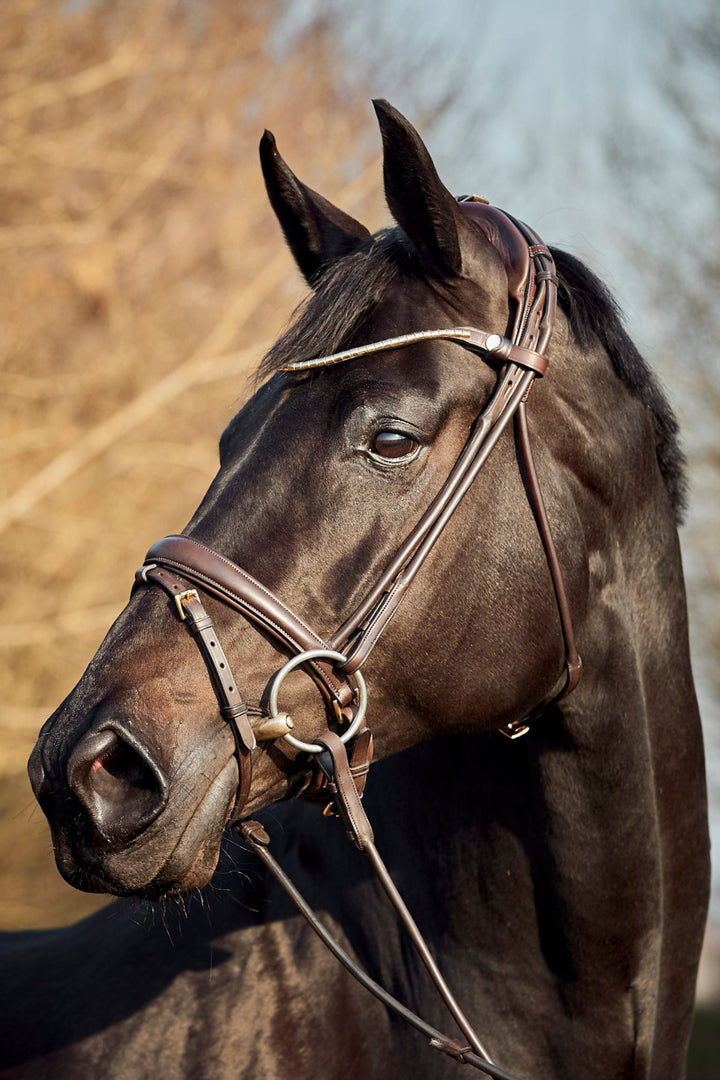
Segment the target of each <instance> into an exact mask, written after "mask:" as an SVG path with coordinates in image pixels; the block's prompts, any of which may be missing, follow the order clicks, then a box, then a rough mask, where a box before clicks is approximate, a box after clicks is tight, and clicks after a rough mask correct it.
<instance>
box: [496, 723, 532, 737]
mask: <svg viewBox="0 0 720 1080" xmlns="http://www.w3.org/2000/svg"><path fill="white" fill-rule="evenodd" d="M498 731H499V732H500V734H501V735H504V736H505V738H506V739H513V740H514V739H522V737H523V735H527V733H528V732H529V731H530V725H529V724H524V723H523V722H522V720H511V721H510V723H509V724H506V725H505V727H501V728H498Z"/></svg>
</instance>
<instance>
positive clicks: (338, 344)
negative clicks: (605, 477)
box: [259, 228, 687, 523]
mask: <svg viewBox="0 0 720 1080" xmlns="http://www.w3.org/2000/svg"><path fill="white" fill-rule="evenodd" d="M552 253H553V257H554V259H555V263H556V266H557V271H558V278H559V289H558V304H559V306H560V308H561V310H562V311H563V313H564V314H565V316H566V317H567V319H568V322H569V324H570V328H571V330H572V333H573V335H574V337H575V339H576V341H577V342H578V344H579V345H580V347H581V348H586V349H587V348H590V347H591V346H592V345H593V344H594V343H595V342H599V343H600V345H601V346H602V347H603V348H604V349H605V351H606V352H607V354H608V356H609V357H610V361H611V363H612V365H613V368H614V370H615V372H616V374H617V375H618V377H619V378H620V379H621V380H622V381H623V383H624V384H625V386H627V388H628V390H629V391H630V393H631V394H632V395H633V396H634V397H636V398H637V399H638V400H639V401H640V402H642V404H643V405H644V406H645V408H647V409H648V410H649V411H650V413H651V415H652V420H653V428H654V431H655V449H656V453H657V460H658V465H659V467H660V471H661V473H662V476H663V478H664V480H665V484H666V485H667V489H668V492H669V494H670V499H671V502H672V506H673V509H674V511H675V516H676V519H677V521H678V523H680V522H681V521H682V518H683V512H684V510H685V507H686V493H687V480H686V477H685V458H684V455H683V452H682V450H681V448H680V443H679V438H678V425H677V421H676V419H675V415H674V413H673V411H672V409H671V407H670V404H669V402H668V401H667V398H666V397H665V394H664V393H663V391H662V389H661V387H660V384H659V382H658V380H657V378H656V376H655V375H654V373H653V372H652V371H651V369H650V368H649V367H648V365H647V363H646V362H645V360H644V359H643V357H642V356H641V355H640V353H639V352H638V350H637V349H636V347H635V345H634V344H633V343H632V341H631V340H630V337H629V336H628V334H627V332H626V330H625V328H624V326H623V322H622V316H621V313H620V309H619V308H618V305H617V303H616V302H615V300H614V298H613V297H612V295H611V294H610V292H609V290H608V289H607V288H606V286H605V285H603V283H602V282H601V281H600V280H599V278H597V277H596V276H595V275H594V274H593V273H592V272H591V271H590V270H588V268H587V267H586V266H584V265H583V263H581V262H580V261H579V259H576V258H575V257H574V256H572V255H568V254H567V253H566V252H564V251H560V250H558V249H557V248H553V249H552ZM399 277H404V278H421V277H422V269H421V267H420V263H419V261H418V259H417V256H416V255H415V252H414V250H413V248H412V246H411V245H410V243H409V242H408V241H407V239H406V237H405V235H404V233H403V232H402V230H400V229H397V228H393V229H386V230H383V231H381V232H380V233H377V234H375V236H372V237H370V238H369V239H368V240H367V241H366V242H365V243H363V244H362V245H361V246H360V247H359V248H358V249H357V250H356V251H354V252H353V254H352V255H349V256H348V257H347V258H345V259H342V260H341V261H340V262H339V263H337V264H336V265H335V266H333V267H331V268H330V269H329V270H328V271H327V272H326V273H325V274H324V276H323V277H322V278H321V280H320V282H319V283H318V285H317V286H316V288H315V290H314V292H312V293H311V294H310V295H309V296H308V297H307V299H306V300H304V301H303V303H302V304H301V305H300V306H299V308H298V309H297V311H296V313H295V318H294V320H293V322H292V324H291V325H290V327H289V328H288V330H287V331H286V332H285V333H284V334H283V335H282V337H280V338H279V340H278V341H277V342H276V343H275V345H273V347H272V348H271V349H270V351H269V352H268V353H267V355H266V356H265V358H264V360H263V362H262V364H261V366H260V371H259V374H260V375H261V376H263V377H265V376H268V375H271V374H272V373H273V372H275V371H277V370H278V369H279V368H282V367H283V366H284V365H285V364H287V363H289V362H290V361H292V360H308V359H311V358H313V357H317V356H327V355H329V354H331V353H334V352H338V351H340V350H341V349H343V348H345V347H346V346H347V345H348V344H349V342H350V340H351V338H352V337H353V335H355V334H357V333H358V332H360V331H361V330H362V325H363V323H364V322H365V320H366V319H368V318H370V317H371V316H372V313H373V311H374V310H375V308H376V306H377V304H378V303H379V302H380V300H381V299H382V298H383V296H385V295H386V294H387V291H388V289H389V288H390V286H391V285H392V284H393V283H394V282H395V281H396V280H397V279H398V278H399Z"/></svg>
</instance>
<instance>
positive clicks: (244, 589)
mask: <svg viewBox="0 0 720 1080" xmlns="http://www.w3.org/2000/svg"><path fill="white" fill-rule="evenodd" d="M152 564H156V565H159V566H163V567H165V568H167V569H170V570H174V571H175V572H176V573H178V574H181V575H182V577H183V578H185V579H187V580H188V581H192V582H193V583H194V584H196V585H198V586H200V587H201V588H202V589H203V590H204V591H205V592H208V593H210V595H211V596H214V597H215V598H216V599H218V600H221V601H222V602H223V603H224V604H227V606H228V607H231V608H233V609H234V610H235V611H238V612H240V613H241V614H242V615H244V616H245V617H246V618H248V619H250V620H251V621H252V622H254V623H255V624H256V625H257V626H259V627H261V628H262V629H263V630H267V631H268V632H269V633H270V634H271V635H272V636H273V637H274V638H275V639H276V641H278V642H279V643H280V644H281V645H283V646H285V647H286V648H288V649H289V650H290V651H291V652H292V653H295V654H297V653H301V652H308V651H310V650H311V649H327V645H326V643H325V642H324V641H323V640H322V638H321V637H319V636H318V635H317V634H316V633H315V631H314V630H311V629H310V627H309V626H308V625H307V623H305V622H303V620H302V619H301V618H299V616H297V615H296V614H295V613H294V612H293V611H291V610H290V608H289V607H288V606H287V605H286V604H284V603H283V601H282V600H280V599H278V597H277V596H275V594H274V593H272V592H271V591H270V589H268V588H267V587H266V586H265V585H262V584H261V583H260V582H259V581H257V580H256V579H255V578H254V577H252V575H251V574H248V573H247V571H246V570H243V569H241V567H239V566H236V564H235V563H234V562H231V560H230V559H227V558H225V556H224V555H219V554H218V553H217V552H216V551H213V550H212V548H209V547H206V545H205V544H201V543H200V542H199V541H198V540H193V539H192V538H191V537H189V536H166V537H164V538H163V539H162V540H158V541H157V543H155V544H153V546H152V547H151V548H150V550H149V551H148V553H147V555H146V556H145V565H146V566H148V565H152ZM308 668H312V673H313V675H314V676H315V678H316V681H317V682H318V684H319V685H320V686H321V688H322V689H323V690H324V691H325V694H326V697H327V698H328V699H330V700H332V699H334V700H336V701H338V703H339V704H340V706H342V707H346V706H349V705H350V704H351V703H352V700H353V694H354V691H353V688H352V686H350V684H349V683H348V682H347V680H346V679H345V678H344V676H343V675H342V673H338V672H336V671H335V670H334V669H333V667H332V665H331V664H329V663H323V662H322V661H311V662H310V663H309V664H308Z"/></svg>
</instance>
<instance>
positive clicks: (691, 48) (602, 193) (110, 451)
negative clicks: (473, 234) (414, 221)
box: [0, 0, 720, 1078]
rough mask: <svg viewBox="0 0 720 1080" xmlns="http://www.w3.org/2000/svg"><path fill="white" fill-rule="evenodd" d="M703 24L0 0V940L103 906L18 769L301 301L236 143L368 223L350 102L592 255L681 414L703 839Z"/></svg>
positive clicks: (709, 51) (699, 1068)
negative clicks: (83, 882) (276, 154)
mask: <svg viewBox="0 0 720 1080" xmlns="http://www.w3.org/2000/svg"><path fill="white" fill-rule="evenodd" d="M719 14H720V13H719V12H718V7H717V3H716V2H715V0H684V3H683V4H682V5H681V6H680V5H677V4H676V3H674V2H673V0H644V2H643V0H636V2H635V3H634V4H627V3H626V2H625V0H605V2H604V3H603V4H602V5H582V6H581V5H578V4H576V3H573V2H572V0H546V2H545V3H544V4H542V5H538V4H536V3H534V2H533V0H516V2H515V3H513V4H512V5H508V4H504V3H502V2H501V0H444V2H443V3H442V4H431V3H429V0H428V2H427V3H422V2H419V0H364V2H363V3H362V4H351V3H349V2H348V0H269V2H266V3H264V4H258V3H257V0H202V2H201V0H5V2H4V4H3V10H2V18H1V19H0V161H1V162H2V168H1V169H0V188H1V189H2V197H1V198H0V258H1V259H2V264H3V289H2V290H0V311H1V314H0V396H1V397H2V412H1V420H0V423H1V425H2V428H1V431H0V460H1V462H2V469H1V470H0V532H1V534H2V535H1V542H2V561H3V567H4V576H3V604H2V609H3V618H2V622H1V623H0V662H1V663H2V669H3V672H4V680H3V688H2V699H1V703H0V778H1V780H2V783H1V784H0V926H1V927H2V928H5V929H16V928H21V927H32V926H40V925H51V924H60V923H63V922H68V921H71V920H73V919H75V918H77V917H79V916H80V915H82V914H83V913H85V912H87V911H89V910H91V909H92V908H93V907H94V906H97V904H98V903H99V902H102V901H100V900H99V899H98V898H93V897H87V896H83V895H82V894H80V893H76V892H74V891H73V890H71V889H70V888H69V887H67V886H65V885H64V884H63V882H62V881H61V879H60V878H59V876H58V875H57V872H56V871H55V868H54V862H53V859H52V853H51V850H50V843H49V836H48V832H47V829H46V827H45V824H44V819H43V816H42V814H41V813H40V811H39V810H38V809H37V808H36V806H35V804H34V801H33V798H32V795H31V792H30V788H29V784H28V782H27V779H26V775H25V762H26V760H27V756H28V754H29V752H30V750H31V748H32V745H33V742H34V739H35V735H36V733H37V730H38V728H39V727H40V725H41V724H42V722H43V721H44V720H45V719H46V717H47V716H48V715H49V714H50V713H51V712H52V711H53V710H54V709H55V708H56V706H57V704H58V703H59V702H60V700H62V698H63V697H64V696H65V694H66V693H67V692H68V691H69V690H70V688H71V687H72V686H73V684H74V683H75V682H76V680H77V678H78V677H79V676H80V674H81V673H82V670H83V669H84V667H85V665H86V663H87V662H88V660H89V659H90V657H91V656H92V654H93V652H94V650H95V648H96V647H97V645H98V644H99V642H100V640H101V639H102V637H103V635H104V633H105V631H106V629H107V627H108V626H109V624H110V622H111V621H112V619H113V618H114V617H115V615H116V614H117V613H118V611H119V610H120V609H121V607H122V606H123V604H124V602H125V600H126V597H127V593H128V590H129V585H130V582H131V580H132V574H133V571H134V569H135V567H136V566H137V564H138V563H139V562H140V560H141V558H142V556H143V555H144V553H145V551H146V549H147V547H148V546H149V545H150V543H151V542H152V541H153V540H155V539H156V538H157V537H159V536H162V535H165V534H166V533H169V532H174V531H179V530H180V529H181V528H182V527H183V525H184V524H185V522H186V520H187V518H188V517H189V516H190V513H191V512H192V510H193V509H194V508H195V506H196V505H197V503H198V501H199V499H200V496H201V495H202V493H203V492H204V491H205V489H206V487H207V484H208V482H209V480H210V478H211V477H212V475H213V473H214V471H215V468H216V461H217V451H216V446H217V439H218V436H219V434H220V432H221V431H222V429H223V427H224V426H225V424H226V423H227V421H228V420H229V419H230V417H231V416H232V415H233V413H234V412H235V411H236V409H237V408H238V406H239V405H240V404H241V403H242V401H243V400H244V398H245V397H246V396H247V395H248V394H249V392H250V390H251V378H252V371H253V369H254V366H255V364H256V362H257V360H258V359H259V358H260V356H261V355H262V353H263V351H264V349H265V347H266V346H267V345H268V344H269V343H270V342H271V341H272V340H273V338H274V337H275V336H277V333H278V332H279V330H280V329H281V327H282V325H283V324H284V323H285V321H286V320H287V319H288V317H289V315H290V313H291V311H292V309H293V307H294V305H295V303H296V302H297V300H298V299H299V298H300V296H301V295H302V288H301V283H300V280H299V277H298V275H297V273H296V272H295V271H294V269H293V266H292V264H291V260H290V257H289V255H288V254H286V252H285V249H284V246H283V243H282V241H281V237H280V232H279V229H278V227H277V225H276V224H275V222H274V219H272V216H271V214H270V212H269V210H268V207H267V205H266V199H265V196H264V190H263V187H262V181H261V177H260V170H259V166H258V163H257V142H258V139H259V136H260V134H261V133H262V130H263V128H264V127H269V128H270V129H272V130H273V131H274V132H275V134H276V135H277V138H278V142H279V145H280V149H281V151H282V153H283V155H284V156H286V158H287V159H288V160H289V162H290V163H291V165H292V167H293V168H294V169H295V170H296V171H297V172H298V173H299V174H300V175H301V176H302V178H303V179H304V180H305V181H306V182H307V183H309V184H310V185H311V186H312V187H314V188H316V189H318V190H320V191H322V192H323V193H324V194H325V195H327V196H328V197H329V198H331V199H332V200H333V201H334V202H336V203H338V204H339V205H341V206H342V207H343V208H344V209H346V210H347V211H349V212H350V213H352V214H353V215H355V216H357V217H359V218H361V219H363V220H364V221H365V222H366V224H368V225H369V226H370V227H378V226H380V225H381V224H383V223H385V222H386V221H387V212H386V210H385V208H384V201H383V197H382V193H381V170H380V161H379V144H380V140H379V136H378V133H377V129H376V125H375V122H374V117H373V113H372V109H371V107H370V98H371V97H374V96H381V97H387V98H388V99H389V100H391V101H392V103H393V104H394V105H396V106H397V107H398V108H400V109H401V111H403V112H404V113H405V114H406V115H407V116H408V117H409V118H410V119H411V120H412V121H413V122H414V123H415V124H416V126H418V127H419V128H420V130H421V132H422V133H423V135H424V137H425V139H426V142H427V143H428V146H429V147H430V150H431V152H432V154H433V156H434V158H435V161H436V163H437V165H438V168H439V171H440V173H441V175H442V177H443V179H444V180H445V182H446V184H447V185H448V186H449V187H450V188H451V189H452V190H453V191H454V192H456V193H458V194H462V193H470V192H475V193H478V194H482V195H485V196H487V197H488V198H489V199H490V201H491V202H493V203H495V204H496V205H499V206H504V207H506V208H507V209H509V210H511V211H512V212H513V213H514V214H516V215H518V216H520V217H522V218H524V219H525V220H526V221H528V222H529V223H530V224H531V225H533V227H534V228H536V229H537V230H538V231H539V232H540V234H541V235H542V236H543V238H544V239H545V240H546V241H547V242H549V243H551V244H555V245H558V246H560V247H563V248H565V249H566V250H569V251H571V252H573V253H574V254H576V255H579V256H580V257H581V258H584V259H585V260H586V261H587V262H588V263H589V264H590V265H591V266H592V268H593V269H594V270H595V271H596V272H597V273H598V274H599V275H600V276H601V277H602V278H603V279H604V280H605V281H606V282H607V283H608V284H609V285H610V286H611V288H612V289H613V290H614V292H615V293H616V295H617V297H618V299H619V301H620V303H621V306H622V307H623V308H624V310H625V313H626V318H627V322H628V325H629V329H630V331H631V334H632V335H633V336H634V337H635V339H636V341H637V343H638V344H639V346H640V348H641V351H643V352H644V353H645V354H646V356H647V357H648V358H649V359H650V360H651V362H652V363H653V364H654V365H655V367H656V368H657V370H658V371H659V373H660V375H661V378H662V380H663V382H664V384H665V386H666V389H667V391H668V394H669V396H670V398H671V400H672V401H673V403H674V405H675V408H676V410H677V412H678V415H679V417H680V421H681V425H682V428H683V433H684V439H685V448H686V452H687V455H688V459H689V464H690V475H691V482H692V492H691V506H690V511H689V514H688V520H687V523H686V525H685V527H684V529H683V533H682V542H683V550H684V559H685V568H686V575H687V580H688V591H689V602H690V612H691V621H692V640H693V652H694V665H695V671H696V677H697V683H698V692H699V695H700V701H701V708H702V713H703V720H704V725H705V732H706V741H707V747H708V757H709V767H710V768H709V771H710V781H709V782H710V793H711V804H712V829H713V835H714V839H715V846H716V847H717V844H718V842H719V840H720V664H718V646H720V618H719V617H718V610H719V609H718V592H719V588H720V585H719V583H720V568H719V564H720V544H719V543H718V540H719V538H720V498H719V497H718V496H719V494H720V490H719V489H720V447H719V445H718V438H717V435H718V417H719V416H720V350H719V348H718V346H719V344H720V308H719V307H718V305H717V303H716V295H717V290H718V285H719V284H720V169H719V166H720V110H719V109H718V101H720V17H719ZM198 432H200V433H201V434H198ZM719 928H720V877H718V875H717V874H716V877H715V884H714V890H713V906H712V913H711V924H710V929H709V932H708V945H707V948H706V957H705V962H704V966H703V973H702V979H701V987H700V1001H701V1009H700V1011H699V1014H698V1043H697V1047H698V1049H697V1054H698V1058H697V1061H696V1064H695V1065H694V1070H695V1071H694V1072H693V1073H692V1074H691V1075H692V1076H693V1077H695V1078H700V1077H706V1076H707V1077H710V1076H715V1077H716V1076H717V1075H718V1072H717V1061H718V1060H720V1050H719V1049H718V1047H719V1046H720V1034H718V1025H717V1020H716V1018H715V1014H714V1012H713V1002H717V1000H718V998H720V962H719V961H718V955H719V954H720V929H719ZM713 1039H716V1040H717V1041H716V1042H715V1043H714V1047H715V1049H714V1050H713V1049H711V1044H712V1040H713ZM703 1047H705V1048H703ZM702 1054H705V1055H706V1057H705V1058H704V1061H705V1064H703V1059H702ZM713 1055H714V1056H713ZM713 1063H714V1064H713ZM713 1069H715V1071H712V1070H713ZM703 1070H705V1071H703Z"/></svg>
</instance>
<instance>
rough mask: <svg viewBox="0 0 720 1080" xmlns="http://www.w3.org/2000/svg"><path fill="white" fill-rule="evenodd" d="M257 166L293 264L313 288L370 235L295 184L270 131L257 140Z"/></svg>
mask: <svg viewBox="0 0 720 1080" xmlns="http://www.w3.org/2000/svg"><path fill="white" fill-rule="evenodd" d="M260 163H261V165H262V171H263V176H264V177H265V186H266V188H267V193H268V196H269V198H270V202H271V204H272V208H273V210H274V211H275V214H276V216H277V219H278V221H279V222H280V226H281V228H282V231H283V232H284V234H285V239H286V240H287V242H288V246H289V248H290V250H291V252H292V253H293V256H294V258H295V262H296V263H297V264H298V267H299V268H300V270H301V272H302V273H303V274H304V276H305V278H306V279H307V281H308V282H309V284H310V285H314V284H316V283H317V281H318V279H319V278H320V277H321V276H322V275H323V273H324V272H325V270H327V268H328V267H329V266H332V264H333V263H335V262H337V260H338V259H341V258H342V257H343V255H349V254H350V252H352V251H354V250H355V248H356V247H357V246H358V245H359V244H360V243H362V241H363V240H365V239H366V238H367V237H368V236H369V235H370V233H369V232H368V230H367V229H366V228H365V226H364V225H361V224H360V222H359V221H356V220H355V218H353V217H350V215H349V214H344V213H343V211H342V210H338V208H337V207H336V206H333V204H332V203H331V202H328V200H327V199H324V198H323V197H322V195H318V193H317V192H316V191H312V189H311V188H309V187H306V186H305V184H303V183H302V182H301V181H300V180H298V178H297V176H295V174H294V173H293V172H292V170H291V169H289V168H288V166H287V165H286V163H285V162H284V161H283V159H282V157H281V156H280V154H279V152H278V149H277V146H276V144H275V136H274V135H273V134H272V132H270V131H266V132H265V134H264V135H263V137H262V139H261V140H260Z"/></svg>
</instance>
